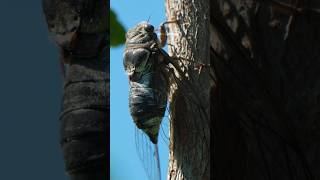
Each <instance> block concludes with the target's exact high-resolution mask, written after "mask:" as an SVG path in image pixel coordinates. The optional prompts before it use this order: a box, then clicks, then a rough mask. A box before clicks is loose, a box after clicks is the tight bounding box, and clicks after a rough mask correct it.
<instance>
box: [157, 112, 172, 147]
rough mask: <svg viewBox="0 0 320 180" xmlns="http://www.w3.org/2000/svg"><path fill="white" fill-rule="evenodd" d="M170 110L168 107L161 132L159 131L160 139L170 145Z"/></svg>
mask: <svg viewBox="0 0 320 180" xmlns="http://www.w3.org/2000/svg"><path fill="white" fill-rule="evenodd" d="M168 114H169V110H168V108H167V110H166V113H165V115H164V117H163V119H162V122H161V127H160V132H159V139H161V141H162V142H163V143H164V144H165V145H166V146H168V147H169V141H170V133H169V131H170V121H169V115H168Z"/></svg>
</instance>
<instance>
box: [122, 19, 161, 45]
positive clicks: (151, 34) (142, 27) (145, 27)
mask: <svg viewBox="0 0 320 180" xmlns="http://www.w3.org/2000/svg"><path fill="white" fill-rule="evenodd" d="M157 41H158V39H157V34H156V33H155V31H154V27H153V26H152V25H151V24H149V23H148V22H145V21H143V22H141V23H139V24H138V25H136V26H135V27H133V28H132V29H129V31H128V32H127V34H126V45H143V44H149V43H150V44H154V43H157Z"/></svg>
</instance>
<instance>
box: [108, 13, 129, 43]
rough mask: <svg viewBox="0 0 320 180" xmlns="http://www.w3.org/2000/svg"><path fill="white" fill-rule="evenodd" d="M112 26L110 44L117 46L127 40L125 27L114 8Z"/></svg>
mask: <svg viewBox="0 0 320 180" xmlns="http://www.w3.org/2000/svg"><path fill="white" fill-rule="evenodd" d="M110 27H111V28H110V46H111V47H115V46H119V45H121V44H123V43H124V42H125V29H124V27H123V26H122V24H121V23H120V22H119V21H118V19H117V15H116V14H115V12H114V11H113V10H112V9H110Z"/></svg>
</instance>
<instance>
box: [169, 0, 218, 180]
mask: <svg viewBox="0 0 320 180" xmlns="http://www.w3.org/2000/svg"><path fill="white" fill-rule="evenodd" d="M208 4H209V0H199V1H192V0H185V1H175V0H167V4H166V8H167V19H168V20H178V23H177V24H170V25H169V29H170V31H169V32H170V33H169V39H168V43H169V44H170V46H169V54H170V55H171V56H174V57H182V58H179V59H180V62H181V63H180V66H181V69H182V70H183V71H184V72H185V73H186V76H187V77H188V79H183V78H182V81H188V82H182V84H183V85H182V84H180V85H178V86H176V84H175V81H174V79H172V82H171V87H172V88H171V89H172V90H171V97H170V115H171V117H170V122H171V125H170V138H171V142H170V160H169V171H168V178H169V179H175V180H176V179H179V180H181V179H188V180H191V179H210V125H209V124H210V120H209V118H210V114H209V113H210V98H209V95H210V88H211V87H212V85H213V81H212V79H210V76H209V69H208V68H206V67H204V68H203V69H202V70H201V71H200V69H199V67H198V66H199V64H198V63H190V61H196V62H199V63H204V64H209V61H210V59H209V58H210V54H209V53H210V50H209V47H210V46H209V45H210V44H209V41H208V37H209V35H210V34H209V6H208ZM171 45H172V46H171ZM182 59H187V60H188V61H183V60H182ZM187 84H188V85H187ZM190 85H191V87H188V86H190Z"/></svg>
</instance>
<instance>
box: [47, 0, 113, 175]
mask: <svg viewBox="0 0 320 180" xmlns="http://www.w3.org/2000/svg"><path fill="white" fill-rule="evenodd" d="M45 2H46V3H44V7H45V13H46V18H47V21H48V24H49V27H50V26H51V27H52V24H53V23H57V24H59V22H57V21H52V22H53V23H52V22H49V21H50V18H52V17H54V13H57V12H60V13H61V12H63V13H66V14H67V13H69V12H68V10H70V12H72V11H73V9H76V12H78V13H79V17H78V18H80V26H79V27H76V31H75V34H76V35H75V36H73V37H74V38H72V39H71V42H69V43H70V44H66V45H64V46H60V47H59V48H60V49H62V51H61V53H62V54H61V56H62V58H63V60H64V62H68V63H69V65H68V68H67V69H66V73H65V79H64V80H65V81H64V89H63V93H64V95H63V100H62V109H61V114H60V121H61V130H60V133H61V147H62V150H63V155H64V159H65V166H66V171H67V172H68V174H69V175H70V178H71V180H102V179H107V178H108V177H109V174H110V173H109V163H108V162H109V159H110V158H109V148H108V147H107V145H108V144H109V120H110V117H109V114H110V113H109V109H110V108H109V48H108V44H109V42H107V36H108V33H107V32H108V28H109V27H107V26H109V23H108V19H109V13H108V12H109V1H102V0H95V1H91V0H88V1H87V0H79V1H78V3H75V4H72V3H70V1H64V0H45ZM52 2H53V3H52ZM61 2H64V3H65V2H67V3H70V4H71V5H69V6H68V8H66V9H59V8H60V7H62V5H61V6H60V5H59V3H61ZM51 6H52V7H51ZM53 6H55V7H53ZM63 7H65V6H63ZM52 14H53V15H52ZM70 14H71V13H70ZM63 16H65V15H64V14H62V17H63ZM66 18H73V19H69V20H70V21H72V20H78V19H77V18H76V17H70V16H65V19H66ZM60 19H61V18H60ZM62 19H63V18H62ZM62 21H63V22H61V24H62V25H63V24H65V23H66V22H68V21H64V20H62ZM75 24H76V23H75ZM65 27H68V26H65ZM69 30H70V29H67V28H66V29H65V31H66V32H64V33H61V32H58V33H60V35H65V34H68V33H69ZM49 31H50V29H49ZM55 35H57V33H56V34H55ZM65 42H68V41H65ZM107 131H108V132H107Z"/></svg>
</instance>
